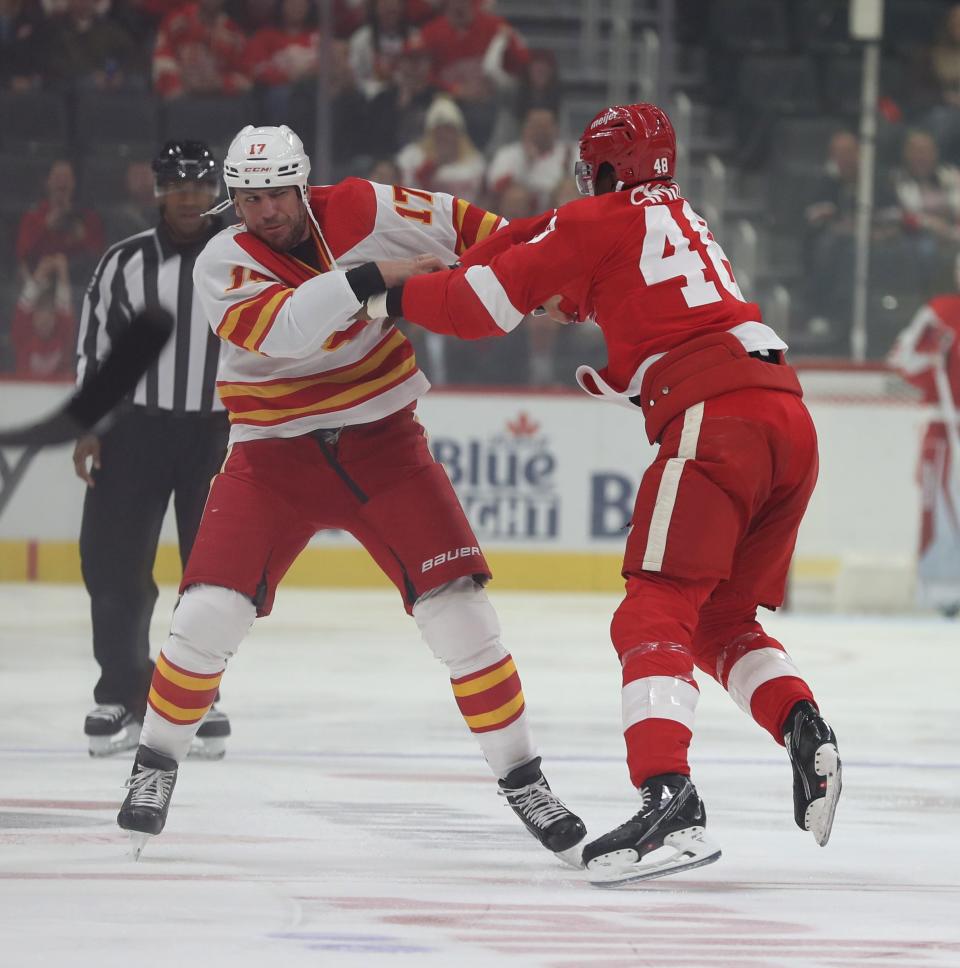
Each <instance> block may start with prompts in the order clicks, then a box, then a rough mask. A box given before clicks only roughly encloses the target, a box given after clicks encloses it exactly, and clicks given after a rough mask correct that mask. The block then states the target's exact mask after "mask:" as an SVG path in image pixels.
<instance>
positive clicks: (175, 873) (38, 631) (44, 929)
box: [0, 585, 960, 968]
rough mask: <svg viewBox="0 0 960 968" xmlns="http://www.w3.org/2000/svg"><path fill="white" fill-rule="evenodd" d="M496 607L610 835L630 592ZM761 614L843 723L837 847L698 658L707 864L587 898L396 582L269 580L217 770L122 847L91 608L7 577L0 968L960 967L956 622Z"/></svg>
mask: <svg viewBox="0 0 960 968" xmlns="http://www.w3.org/2000/svg"><path fill="white" fill-rule="evenodd" d="M491 596H492V598H493V600H494V602H495V604H496V605H497V607H498V610H499V612H500V616H501V620H502V624H503V628H504V640H505V642H506V644H507V645H508V647H509V648H510V649H511V650H512V651H513V654H514V656H515V658H516V660H517V664H518V666H519V669H520V673H521V676H522V679H523V683H524V688H525V693H526V698H527V706H528V709H529V712H530V715H531V716H532V720H533V724H534V727H535V729H536V732H537V736H538V739H539V743H540V747H541V752H542V754H543V756H544V768H545V771H546V773H547V775H548V777H549V779H550V781H551V783H552V785H553V786H554V788H555V789H556V790H557V791H558V792H559V793H560V795H561V796H563V797H564V798H565V799H566V800H567V801H568V803H569V804H570V805H571V806H573V807H575V808H577V809H578V810H579V811H580V812H581V814H582V816H583V817H584V819H585V820H586V822H587V825H588V827H589V829H590V831H591V833H592V834H594V835H597V834H600V833H602V832H604V831H606V830H607V829H608V828H610V827H612V826H614V825H615V824H617V823H619V822H621V821H623V820H625V819H626V818H627V817H628V816H629V815H630V814H631V813H633V812H634V810H635V809H636V799H635V797H636V795H635V793H633V791H632V790H631V788H630V785H629V782H628V779H627V775H626V769H625V766H624V763H623V745H622V744H623V740H622V737H621V734H620V723H619V718H620V713H619V668H618V664H617V662H616V659H615V657H614V653H613V651H612V648H611V646H610V645H609V642H608V640H607V627H608V624H609V619H610V614H611V612H612V609H613V608H614V606H615V604H616V599H615V598H613V597H605V596H590V597H586V596H584V597H578V596H548V595H520V594H515V593H508V592H498V591H497V590H496V588H495V587H494V588H492V589H491ZM172 602H173V596H172V592H170V590H165V591H164V593H163V594H162V596H161V600H160V603H159V605H158V607H157V611H156V620H155V623H154V628H153V638H154V647H155V648H159V645H160V644H161V642H162V640H163V633H164V629H165V625H166V624H167V621H168V619H169V613H170V609H171V607H172ZM767 624H768V627H769V629H770V631H771V632H772V633H773V634H774V635H776V636H777V637H779V638H780V639H781V640H782V641H783V642H784V643H785V644H786V646H787V648H788V650H789V651H790V652H791V654H792V655H793V656H794V658H795V659H796V661H797V662H798V664H799V665H800V667H801V669H802V670H804V672H805V674H806V677H807V678H808V680H809V681H810V682H811V684H812V685H813V687H814V690H815V692H816V694H817V697H818V699H819V701H820V704H821V706H822V708H823V710H824V712H825V714H826V715H827V716H828V718H829V719H830V720H831V722H832V723H833V725H834V726H835V728H836V731H837V734H838V736H839V740H840V747H841V752H842V754H843V757H844V764H845V773H844V787H845V789H844V795H843V798H842V800H841V803H840V808H839V810H838V814H837V820H836V824H835V826H834V831H833V837H832V840H831V842H830V844H829V845H828V846H827V847H826V848H820V847H818V846H817V845H816V844H815V843H814V841H813V838H812V837H811V836H810V835H809V834H807V833H802V832H801V831H799V830H798V829H797V828H796V827H795V826H794V823H793V815H792V806H791V793H790V769H789V766H788V764H787V760H786V756H785V754H784V752H783V750H782V749H781V748H780V747H778V746H776V745H775V744H774V743H773V742H772V740H771V739H770V737H769V736H767V735H766V734H765V733H763V732H762V731H760V729H759V728H758V727H756V726H755V725H754V724H753V723H752V722H750V721H749V720H748V719H747V718H746V717H745V716H744V715H743V714H742V713H741V712H740V710H739V709H737V708H736V707H735V706H734V704H733V703H732V702H731V701H730V700H729V699H728V698H727V697H726V695H724V693H723V692H722V691H721V690H720V688H719V687H718V686H717V685H716V684H715V683H713V682H712V681H705V680H704V679H703V677H701V683H700V684H701V689H702V698H701V702H700V707H699V710H698V717H697V723H698V725H697V733H696V736H695V739H694V745H693V750H692V764H693V772H694V779H695V780H696V782H697V785H698V787H699V789H700V792H701V794H702V796H703V798H704V801H705V803H706V805H707V812H708V818H709V826H710V829H711V831H712V833H713V835H714V836H715V837H716V838H717V839H718V840H719V841H720V843H721V845H722V847H723V851H724V854H723V858H722V859H721V860H720V862H719V863H717V864H714V865H712V866H710V867H707V868H704V869H702V870H698V871H692V872H690V873H689V874H687V875H683V874H681V875H677V876H674V877H670V878H665V879H663V880H658V881H653V882H649V883H647V884H645V885H642V886H632V887H629V888H622V889H619V890H599V889H597V888H593V887H591V886H590V885H588V884H587V883H586V882H585V881H584V880H583V877H582V874H580V872H577V871H574V870H571V869H569V868H565V867H563V866H561V865H560V864H559V863H558V862H557V861H556V860H555V859H554V858H553V857H551V856H550V855H549V854H548V853H547V852H545V851H544V850H543V849H542V848H541V847H539V846H538V845H537V844H536V843H535V842H534V841H533V840H532V839H531V838H529V837H528V836H527V835H526V833H525V832H524V831H523V830H522V829H521V828H520V826H519V824H518V822H517V821H516V819H515V818H514V817H513V815H512V814H511V813H510V812H509V810H508V808H506V807H505V806H504V804H503V801H502V800H501V799H500V798H499V797H497V796H496V794H495V790H496V788H495V785H494V783H493V780H492V779H491V777H490V775H489V773H488V772H487V769H486V766H485V764H484V763H483V762H482V760H481V759H480V757H479V755H478V752H477V749H476V747H475V745H474V743H473V741H472V738H471V736H470V734H469V733H468V732H467V731H466V728H465V727H464V726H463V724H462V721H461V720H460V717H459V714H458V712H457V710H456V707H455V705H454V703H453V700H452V698H451V696H450V694H449V687H448V684H447V681H446V677H445V675H444V671H443V668H442V667H441V666H440V665H439V664H438V663H436V661H435V660H434V659H433V658H432V657H431V656H430V655H429V653H428V651H427V649H426V647H425V646H424V645H423V644H422V643H421V642H420V640H419V636H418V633H417V630H416V627H415V626H414V624H413V622H412V621H410V620H409V619H407V618H406V617H405V615H404V614H403V611H402V609H401V607H400V603H399V599H398V597H397V596H396V595H395V594H394V593H391V592H382V593H381V592H372V591H371V592H341V591H337V592H329V591H325V592H304V591H293V590H284V589H281V592H280V594H279V596H278V600H277V607H276V610H275V613H274V615H273V616H272V617H271V618H269V619H266V620H263V621H260V622H258V623H257V627H256V628H255V630H254V632H253V634H252V635H251V637H250V638H249V639H248V640H247V641H246V642H245V643H244V645H243V646H242V648H241V650H240V653H239V655H238V656H237V657H236V658H235V659H234V660H233V662H232V664H231V667H230V669H229V671H228V673H227V675H226V677H225V679H224V687H223V692H224V700H223V708H224V709H225V710H227V711H228V712H229V713H230V715H231V718H232V722H233V729H234V735H233V737H232V738H231V740H230V744H229V750H228V753H227V757H226V759H225V760H223V761H222V762H218V763H204V762H194V761H188V762H187V763H186V764H185V765H184V766H183V767H182V768H181V771H180V779H179V781H178V785H177V789H176V792H175V795H174V801H173V807H172V809H171V813H170V819H169V821H168V824H167V829H166V830H165V831H164V833H163V834H162V835H161V836H160V837H158V838H155V839H154V840H152V841H151V842H150V843H149V844H148V845H147V849H146V851H145V853H144V856H143V858H142V860H141V861H140V862H139V863H137V864H134V863H133V862H132V861H131V860H129V859H128V857H127V855H126V840H125V836H124V834H123V833H122V832H121V831H119V830H118V829H117V827H116V826H115V823H114V818H115V814H116V810H117V807H118V805H119V802H120V800H121V795H122V791H121V784H122V782H123V780H124V778H125V776H126V774H127V773H128V771H129V762H130V755H124V756H123V757H122V758H116V759H110V760H91V759H89V758H88V757H87V755H86V752H85V744H84V737H83V736H82V722H83V717H84V715H85V713H86V712H87V711H88V709H89V707H90V705H91V699H90V695H91V690H92V686H93V682H94V680H95V678H96V666H95V664H94V662H93V659H92V655H91V652H90V646H89V629H88V612H87V600H86V597H85V595H84V593H83V591H82V589H80V588H78V587H56V586H36V585H34V586H16V585H0V730H2V732H0V966H2V968H27V966H35V965H42V966H56V968H88V966H89V968H154V966H164V968H176V966H178V965H187V964H189V965H191V966H193V965H196V966H203V968H220V966H223V968H226V966H229V968H254V966H256V968H263V966H278V968H279V966H283V968H300V966H311V968H315V966H336V968H341V966H342V968H370V966H374V968H379V966H397V968H406V966H417V968H435V966H442V968H451V966H455V968H475V966H484V968H487V966H495V968H541V966H542V968H586V966H594V965H595V966H603V968H628V966H629V968H634V966H644V968H646V966H655V968H660V966H668V968H801V966H803V968H821V966H823V968H828V966H830V968H832V966H836V968H853V966H861V965H862V966H878V965H882V966H887V965H889V966H895V968H935V966H936V968H957V966H960V884H958V869H960V830H958V826H960V809H958V805H960V753H958V750H957V747H956V735H957V717H958V701H957V684H958V682H960V650H958V640H960V636H958V627H957V625H956V624H951V623H949V622H947V621H945V620H940V619H937V618H933V617H907V616H904V617H902V618H889V617H885V618H883V619H870V618H854V617H849V618H848V617H839V618H838V617H820V616H804V615H784V616H781V615H774V616H772V617H770V618H769V621H768V623H767Z"/></svg>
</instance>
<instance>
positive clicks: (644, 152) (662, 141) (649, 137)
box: [576, 104, 677, 195]
mask: <svg viewBox="0 0 960 968" xmlns="http://www.w3.org/2000/svg"><path fill="white" fill-rule="evenodd" d="M676 156H677V136H676V134H674V131H673V125H672V124H671V123H670V119H669V118H668V117H667V116H666V114H664V113H663V111H661V110H660V108H658V107H657V106H656V105H655V104H615V105H613V106H612V107H609V108H606V109H605V110H603V111H601V112H600V113H599V114H598V115H597V116H596V117H595V118H594V119H593V120H592V121H591V122H590V123H589V124H588V125H587V127H586V129H585V130H584V132H583V135H582V136H581V137H580V160H579V161H578V162H577V166H576V176H577V188H578V189H579V190H580V194H581V195H592V194H593V193H594V188H595V179H596V174H597V172H598V171H599V170H600V166H601V165H602V164H604V163H606V164H608V165H612V166H613V170H614V173H615V175H616V178H617V181H618V182H620V183H621V185H622V186H624V187H626V186H630V185H638V184H640V182H647V181H660V180H664V179H668V178H673V166H674V161H675V159H676Z"/></svg>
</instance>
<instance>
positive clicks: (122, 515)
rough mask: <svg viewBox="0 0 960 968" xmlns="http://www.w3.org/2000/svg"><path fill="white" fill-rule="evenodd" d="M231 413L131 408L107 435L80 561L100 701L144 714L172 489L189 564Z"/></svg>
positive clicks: (183, 557)
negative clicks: (161, 545)
mask: <svg viewBox="0 0 960 968" xmlns="http://www.w3.org/2000/svg"><path fill="white" fill-rule="evenodd" d="M228 432H229V425H228V422H227V418H226V415H225V414H223V413H216V414H203V415H200V414H180V415H175V414H173V413H170V412H169V411H148V410H146V409H144V408H142V407H132V408H131V409H130V410H129V411H127V412H125V413H123V414H122V415H121V416H120V417H119V419H118V420H117V422H116V423H115V424H114V425H113V427H111V428H110V429H109V430H108V431H107V432H106V433H105V434H104V435H103V436H102V438H101V443H100V465H101V466H100V470H95V471H94V481H95V486H94V487H90V488H87V493H86V498H85V499H84V503H83V521H82V524H81V527H80V565H81V569H82V571H83V581H84V584H85V585H86V587H87V591H88V592H89V594H90V617H91V620H92V624H93V655H94V658H96V660H97V662H98V663H99V665H100V679H99V681H98V682H97V685H96V687H95V689H94V691H93V697H94V700H95V702H97V703H122V704H123V705H125V706H127V707H128V708H130V709H133V710H136V711H137V712H138V713H142V712H143V709H144V707H145V704H146V697H147V691H148V689H149V686H150V678H151V676H152V675H153V663H152V662H151V661H150V639H149V631H150V619H151V616H152V615H153V607H154V605H155V604H156V600H157V586H156V584H155V582H154V580H153V565H154V560H155V559H156V556H157V544H158V542H159V540H160V528H161V525H162V524H163V518H164V515H165V514H166V510H167V505H168V504H169V503H170V497H171V495H173V500H174V510H175V512H176V519H177V536H178V539H179V547H180V561H181V563H182V565H184V566H186V563H187V559H188V558H189V557H190V549H191V548H192V547H193V541H194V538H195V537H196V534H197V528H198V527H199V526H200V518H201V516H202V514H203V506H204V503H205V502H206V499H207V492H208V490H209V487H210V481H211V478H212V477H213V476H214V475H215V474H216V473H217V471H218V470H219V468H220V465H221V464H222V463H223V459H224V455H225V453H226V446H227V435H228Z"/></svg>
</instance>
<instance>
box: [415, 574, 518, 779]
mask: <svg viewBox="0 0 960 968" xmlns="http://www.w3.org/2000/svg"><path fill="white" fill-rule="evenodd" d="M413 617H414V619H415V620H416V623H417V625H418V626H419V628H420V633H421V635H422V636H423V639H424V641H425V642H426V643H427V645H428V646H430V649H431V651H432V652H433V654H434V655H435V656H436V657H437V658H438V659H440V661H441V662H443V663H444V664H445V665H446V666H447V669H448V671H449V674H450V684H451V686H452V687H453V695H454V698H455V699H456V702H457V706H459V708H460V712H461V714H462V716H463V719H464V722H465V723H466V724H467V726H468V728H469V729H470V731H471V732H472V733H473V734H474V736H476V738H477V742H478V743H479V744H480V749H481V750H482V751H483V755H484V757H485V758H486V760H487V763H489V765H490V769H491V770H493V772H494V774H495V775H496V776H497V777H498V778H499V779H502V778H503V777H505V776H506V775H507V774H508V773H509V772H510V771H511V770H513V769H515V768H516V767H518V766H521V765H523V764H524V763H528V762H529V761H530V760H532V759H533V758H534V757H535V756H536V755H537V750H536V747H535V746H534V743H533V737H532V736H531V734H530V726H529V723H528V721H527V714H526V707H525V705H524V699H523V689H522V687H521V685H520V677H519V676H518V674H517V670H516V666H515V665H514V662H513V658H512V657H511V655H510V653H509V652H507V650H506V649H505V648H504V647H503V645H502V644H501V643H500V623H499V622H498V621H497V614H496V612H495V611H494V609H493V606H492V605H491V604H490V600H489V599H488V598H487V595H486V592H485V591H484V590H483V589H482V588H481V587H480V586H479V585H478V584H477V583H476V582H475V581H474V580H473V579H472V578H458V579H456V580H455V581H452V582H449V583H448V584H446V585H442V586H441V587H440V588H437V589H434V590H433V591H431V592H428V593H427V594H426V595H423V596H421V597H420V598H419V599H418V600H417V603H416V604H415V605H414V607H413Z"/></svg>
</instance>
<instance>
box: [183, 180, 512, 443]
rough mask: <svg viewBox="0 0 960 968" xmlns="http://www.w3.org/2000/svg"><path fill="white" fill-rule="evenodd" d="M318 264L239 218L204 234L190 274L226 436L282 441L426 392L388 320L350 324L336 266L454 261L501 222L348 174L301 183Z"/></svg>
mask: <svg viewBox="0 0 960 968" xmlns="http://www.w3.org/2000/svg"><path fill="white" fill-rule="evenodd" d="M310 208H311V211H312V212H313V215H314V218H315V219H316V222H317V225H319V227H320V233H321V234H320V235H318V234H317V233H316V230H315V229H314V227H313V226H312V225H311V232H312V233H313V236H314V241H315V244H316V247H317V253H318V256H319V257H320V261H321V263H322V265H323V268H322V269H320V270H318V269H315V268H314V267H312V266H310V265H308V264H307V263H305V262H302V261H300V260H299V259H297V258H295V257H293V256H291V255H288V254H286V253H281V252H276V251H275V250H273V249H271V248H270V247H269V246H268V245H267V244H266V243H265V242H263V241H262V240H261V239H258V238H257V237H256V236H253V235H252V234H251V233H249V232H247V231H246V229H245V228H244V226H243V225H236V226H233V227H231V228H229V229H225V230H224V231H223V232H221V233H220V234H219V235H217V236H215V237H214V238H213V239H211V240H210V242H209V244H208V245H207V247H206V248H205V249H204V251H203V252H202V253H201V255H200V256H199V258H198V259H197V262H196V267H195V270H194V282H195V285H196V289H197V292H198V294H199V297H200V300H201V303H202V305H203V308H204V310H205V312H206V314H207V318H208V319H209V321H210V325H211V326H212V327H213V329H214V331H215V332H216V333H217V335H218V336H219V337H220V338H221V339H222V340H223V346H222V351H221V354H220V368H219V371H218V374H217V391H218V393H219V394H220V397H221V399H222V400H223V403H224V405H225V406H226V408H227V410H228V411H229V414H230V421H231V433H230V439H231V442H235V441H239V440H251V439H257V438H262V437H293V436H297V435H299V434H304V433H308V432H309V431H311V430H317V429H321V428H337V427H342V426H345V425H350V424H360V423H369V422H370V421H373V420H379V419H381V418H382V417H385V416H388V415H389V414H391V413H394V412H396V411H397V410H400V409H402V408H403V407H405V406H407V405H408V404H410V403H411V402H412V401H414V400H416V399H417V398H418V397H420V396H422V395H423V394H424V393H425V392H426V391H427V389H428V388H429V383H428V382H427V379H426V377H425V376H424V375H423V373H422V372H421V371H420V370H419V368H418V367H417V363H416V358H415V356H414V352H413V347H412V346H411V345H410V342H409V341H408V340H407V338H406V337H405V336H404V335H403V333H401V332H400V331H399V330H398V329H397V328H396V327H395V326H394V324H393V320H392V319H375V320H369V321H367V320H365V319H362V320H357V319H356V314H357V312H358V310H359V309H360V303H359V301H358V300H357V298H356V296H355V295H354V293H353V290H352V289H351V287H350V284H349V283H348V282H347V279H346V276H345V272H344V271H330V270H333V269H336V270H349V269H352V268H354V267H356V266H359V265H362V264H363V263H366V262H371V261H376V260H380V259H399V258H407V257H412V256H416V255H419V254H421V253H429V254H433V255H437V256H439V257H440V258H441V259H444V260H445V261H447V262H450V263H452V262H455V261H457V259H459V257H460V255H461V253H463V252H464V251H465V250H466V249H467V248H468V247H469V246H470V245H473V244H474V243H476V242H479V241H481V240H483V239H484V238H486V237H487V236H488V235H489V234H490V233H491V232H493V231H494V230H495V229H497V228H499V227H500V226H501V225H502V224H504V220H502V219H500V218H499V217H498V216H496V215H494V214H493V213H491V212H485V211H484V210H483V209H480V208H478V207H477V206H475V205H472V204H470V203H469V202H467V201H465V200H463V199H459V198H455V197H453V196H451V195H445V194H440V193H436V194H434V193H430V192H424V191H419V190H415V189H408V188H402V187H399V186H392V185H379V184H376V183H374V182H369V181H365V180H363V179H359V178H349V179H346V180H345V181H343V182H340V183H339V184H337V185H332V186H325V187H322V188H312V189H311V190H310Z"/></svg>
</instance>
